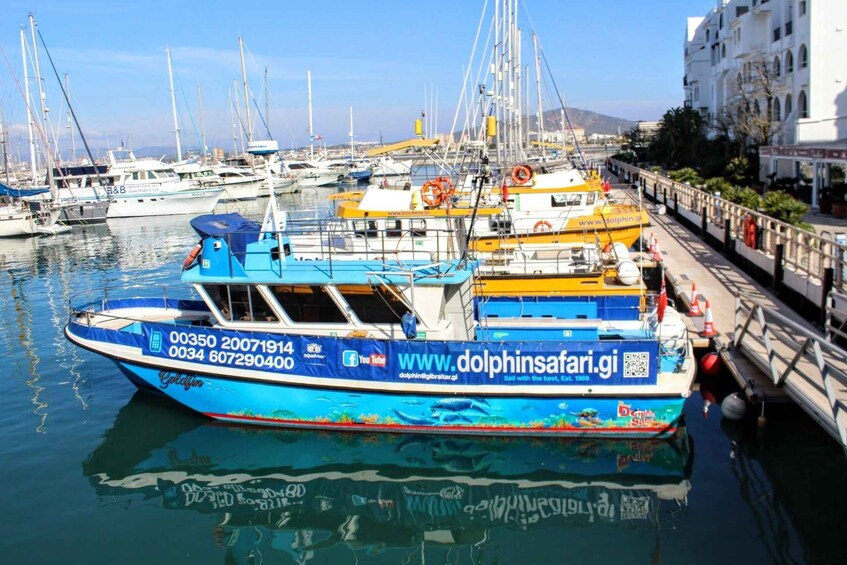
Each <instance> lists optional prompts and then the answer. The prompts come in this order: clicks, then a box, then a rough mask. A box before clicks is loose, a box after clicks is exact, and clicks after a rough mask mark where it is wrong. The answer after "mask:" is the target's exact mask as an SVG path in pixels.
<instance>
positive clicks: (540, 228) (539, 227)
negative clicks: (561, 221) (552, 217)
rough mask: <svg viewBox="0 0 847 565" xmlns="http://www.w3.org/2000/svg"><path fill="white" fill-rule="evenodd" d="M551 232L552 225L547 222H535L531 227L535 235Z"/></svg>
mask: <svg viewBox="0 0 847 565" xmlns="http://www.w3.org/2000/svg"><path fill="white" fill-rule="evenodd" d="M552 230H553V224H551V223H550V222H548V221H547V220H538V221H537V222H535V225H534V226H532V231H534V232H536V233H539V232H546V231H552Z"/></svg>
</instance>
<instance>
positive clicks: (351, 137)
mask: <svg viewBox="0 0 847 565" xmlns="http://www.w3.org/2000/svg"><path fill="white" fill-rule="evenodd" d="M350 158H351V159H355V158H356V147H355V146H354V145H353V106H350Z"/></svg>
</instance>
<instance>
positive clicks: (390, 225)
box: [385, 220, 403, 237]
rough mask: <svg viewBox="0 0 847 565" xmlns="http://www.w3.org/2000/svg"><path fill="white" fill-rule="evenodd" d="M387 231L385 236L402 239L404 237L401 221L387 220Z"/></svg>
mask: <svg viewBox="0 0 847 565" xmlns="http://www.w3.org/2000/svg"><path fill="white" fill-rule="evenodd" d="M385 230H386V231H385V235H386V236H388V237H400V236H401V235H403V229H402V226H401V223H400V220H386V222H385Z"/></svg>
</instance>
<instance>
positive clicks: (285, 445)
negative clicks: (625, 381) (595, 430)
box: [83, 393, 692, 561]
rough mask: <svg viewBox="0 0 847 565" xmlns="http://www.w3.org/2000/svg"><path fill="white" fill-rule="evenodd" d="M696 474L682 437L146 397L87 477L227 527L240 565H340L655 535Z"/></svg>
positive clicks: (224, 540)
mask: <svg viewBox="0 0 847 565" xmlns="http://www.w3.org/2000/svg"><path fill="white" fill-rule="evenodd" d="M691 463H692V450H691V446H690V438H689V437H688V435H687V434H686V433H685V430H684V428H683V429H682V430H681V433H679V434H677V435H676V436H675V437H674V438H673V439H670V440H634V441H633V440H597V439H590V440H589V439H558V438H557V439H553V438H526V437H521V438H518V437H516V438H494V437H475V436H461V437H452V436H446V435H431V436H426V435H402V434H365V433H342V432H337V431H333V432H322V431H309V430H282V429H275V428H253V427H244V426H232V425H227V424H222V423H213V422H210V421H209V420H206V419H204V418H202V417H198V416H196V415H195V414H193V413H189V412H186V411H183V410H178V409H175V408H174V406H173V404H172V403H171V402H169V401H168V400H166V399H160V398H156V397H151V396H149V395H146V394H143V393H137V394H136V395H135V396H134V397H133V399H132V400H131V401H130V403H129V404H127V405H126V406H125V407H124V408H122V409H121V411H120V412H119V414H118V416H117V418H116V420H115V424H114V426H113V428H112V429H111V430H109V431H108V432H107V434H106V435H105V438H104V440H103V443H102V444H101V445H100V446H99V447H98V448H97V449H96V450H95V451H94V452H93V453H92V454H91V455H90V456H89V458H88V459H87V460H86V461H85V462H84V463H83V472H84V474H85V475H86V476H87V477H89V478H90V481H91V484H92V485H93V486H94V488H95V490H96V492H97V494H98V496H101V497H104V498H108V499H109V500H113V498H112V497H115V496H117V497H118V500H119V501H121V503H122V504H123V503H124V502H125V501H132V500H133V499H134V498H136V496H137V495H141V498H143V499H144V500H145V501H146V502H145V503H146V504H149V501H150V500H151V499H159V500H160V501H161V504H162V506H163V507H164V508H167V509H181V510H194V511H195V512H198V513H200V514H213V515H217V516H218V526H217V529H216V531H215V538H216V539H217V541H218V542H219V544H220V546H221V548H222V550H223V551H225V552H226V554H227V557H228V560H234V561H240V560H244V559H247V556H248V555H251V554H252V553H253V552H255V551H261V552H262V553H263V555H264V556H265V557H268V555H269V553H270V554H272V553H274V552H280V551H281V552H285V553H287V554H289V555H290V556H291V557H294V558H296V559H297V560H298V561H303V560H308V559H310V558H312V557H316V556H318V555H319V554H323V555H322V556H321V558H322V559H330V560H331V561H332V560H333V559H339V558H342V559H350V553H349V552H350V551H354V552H355V551H364V552H366V553H368V554H373V553H379V552H385V551H397V552H399V553H398V556H399V555H406V554H409V553H410V552H414V551H424V549H427V550H429V548H432V550H433V551H437V550H438V549H437V548H441V549H444V548H447V549H450V548H452V549H454V550H455V549H467V550H469V551H471V552H473V551H479V550H480V548H481V547H482V545H481V544H484V543H485V542H491V541H495V540H496V538H497V537H498V535H503V532H504V530H511V531H518V532H521V531H528V530H533V529H538V528H551V527H553V528H559V530H560V531H561V532H562V534H561V535H564V536H566V537H567V534H566V533H565V532H566V530H567V529H568V528H569V527H570V526H582V527H579V528H577V530H578V531H577V530H574V531H573V532H572V534H573V535H574V536H576V535H579V536H584V535H585V527H584V526H595V525H596V526H610V525H611V526H622V527H625V528H647V529H649V530H657V529H658V527H659V525H660V521H661V520H664V519H665V518H667V516H668V512H667V511H668V510H669V511H670V514H671V515H673V514H674V513H676V512H677V511H678V509H680V508H684V507H685V505H686V502H687V496H688V491H689V490H690V483H689V476H690V470H691ZM660 507H661V508H660ZM548 531H549V530H548ZM556 535H557V536H558V535H560V534H559V533H558V532H557V533H556ZM657 537H658V534H657V533H655V532H654V533H652V534H650V535H649V536H647V538H646V540H645V541H646V542H647V544H648V545H649V547H645V548H644V551H646V552H647V553H649V552H650V551H651V549H652V550H653V551H654V552H655V549H653V544H654V543H655V542H656V540H657ZM610 549H611V548H610ZM632 549H633V548H632V547H630V549H629V554H630V555H631V554H632ZM340 551H341V552H346V553H339V552H340ZM601 551H602V548H601ZM385 557H389V556H388V555H386V556H385ZM442 557H443V556H442Z"/></svg>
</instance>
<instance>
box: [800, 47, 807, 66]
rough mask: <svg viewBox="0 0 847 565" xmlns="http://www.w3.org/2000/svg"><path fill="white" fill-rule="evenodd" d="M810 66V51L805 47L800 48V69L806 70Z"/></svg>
mask: <svg viewBox="0 0 847 565" xmlns="http://www.w3.org/2000/svg"><path fill="white" fill-rule="evenodd" d="M808 66H809V50H808V49H806V46H805V45H801V46H800V68H801V69H805V68H806V67H808Z"/></svg>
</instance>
